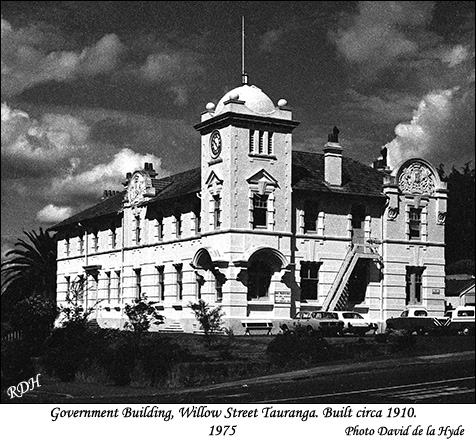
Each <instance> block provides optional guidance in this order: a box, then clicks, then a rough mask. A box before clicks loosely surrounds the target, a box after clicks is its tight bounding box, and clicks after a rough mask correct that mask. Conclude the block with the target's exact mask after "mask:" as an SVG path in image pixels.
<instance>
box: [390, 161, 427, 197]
mask: <svg viewBox="0 0 476 442" xmlns="http://www.w3.org/2000/svg"><path fill="white" fill-rule="evenodd" d="M397 182H398V187H399V189H400V191H401V192H402V193H410V194H419V195H433V194H434V193H435V188H436V182H435V176H434V173H433V171H432V170H431V169H430V167H428V166H427V165H426V164H424V163H423V162H421V161H414V162H412V163H410V164H408V163H407V164H406V165H404V166H403V167H402V168H401V170H400V174H399V175H398V180H397Z"/></svg>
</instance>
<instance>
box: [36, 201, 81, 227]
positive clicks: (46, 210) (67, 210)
mask: <svg viewBox="0 0 476 442" xmlns="http://www.w3.org/2000/svg"><path fill="white" fill-rule="evenodd" d="M72 214H73V209H72V208H71V207H61V206H55V205H54V204H48V205H47V206H45V207H43V209H41V210H40V211H39V212H38V213H37V214H36V219H37V220H38V221H40V222H41V223H46V224H54V223H59V222H60V221H62V220H64V219H66V218H69V217H70V216H71V215H72Z"/></svg>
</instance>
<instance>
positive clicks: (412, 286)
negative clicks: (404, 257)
mask: <svg viewBox="0 0 476 442" xmlns="http://www.w3.org/2000/svg"><path fill="white" fill-rule="evenodd" d="M424 270H425V268H424V267H412V266H407V273H406V289H405V293H406V303H407V304H421V295H422V277H423V271H424Z"/></svg>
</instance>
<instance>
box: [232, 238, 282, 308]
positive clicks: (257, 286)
mask: <svg viewBox="0 0 476 442" xmlns="http://www.w3.org/2000/svg"><path fill="white" fill-rule="evenodd" d="M236 264H239V265H241V266H242V267H246V270H245V271H242V272H240V280H241V281H242V282H243V284H245V285H246V286H247V289H248V291H247V299H248V301H252V300H260V299H266V298H268V297H269V289H270V284H271V280H272V277H273V274H274V273H275V272H280V271H281V270H282V269H284V268H286V267H287V266H288V265H289V263H288V261H287V259H286V257H285V256H284V255H283V254H282V253H281V252H280V251H279V250H276V249H273V248H270V247H257V248H254V249H252V250H250V251H248V252H247V253H245V255H244V256H243V260H242V261H241V262H240V263H236Z"/></svg>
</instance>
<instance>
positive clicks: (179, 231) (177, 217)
mask: <svg viewBox="0 0 476 442" xmlns="http://www.w3.org/2000/svg"><path fill="white" fill-rule="evenodd" d="M175 236H176V237H177V238H180V237H181V236H182V215H181V214H178V215H175Z"/></svg>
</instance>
